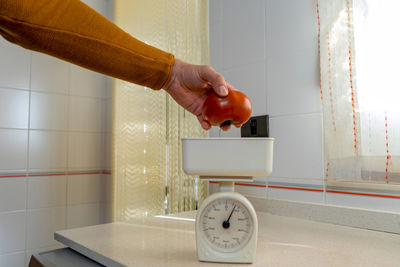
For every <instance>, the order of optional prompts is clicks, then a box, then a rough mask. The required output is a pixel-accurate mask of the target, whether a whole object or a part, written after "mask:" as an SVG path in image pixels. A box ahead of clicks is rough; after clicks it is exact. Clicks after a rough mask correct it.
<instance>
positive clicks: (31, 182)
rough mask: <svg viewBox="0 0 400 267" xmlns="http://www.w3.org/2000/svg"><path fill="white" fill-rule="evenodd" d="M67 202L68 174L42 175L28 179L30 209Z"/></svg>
mask: <svg viewBox="0 0 400 267" xmlns="http://www.w3.org/2000/svg"><path fill="white" fill-rule="evenodd" d="M66 202H67V177H66V176H42V177H30V178H29V179H28V208H29V209H37V208H47V207H54V206H63V205H66Z"/></svg>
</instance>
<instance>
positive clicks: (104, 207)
mask: <svg viewBox="0 0 400 267" xmlns="http://www.w3.org/2000/svg"><path fill="white" fill-rule="evenodd" d="M111 222H112V214H111V204H101V205H100V223H111Z"/></svg>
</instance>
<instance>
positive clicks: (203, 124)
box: [197, 115, 211, 131]
mask: <svg viewBox="0 0 400 267" xmlns="http://www.w3.org/2000/svg"><path fill="white" fill-rule="evenodd" d="M197 119H198V120H199V122H200V125H201V127H202V128H203V129H204V130H206V131H208V130H210V129H211V124H210V123H209V122H208V121H205V120H204V119H203V116H202V115H199V116H197Z"/></svg>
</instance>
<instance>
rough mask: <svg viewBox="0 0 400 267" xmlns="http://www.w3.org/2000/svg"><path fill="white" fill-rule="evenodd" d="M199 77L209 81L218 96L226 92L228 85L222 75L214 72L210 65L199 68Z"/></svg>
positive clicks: (224, 94)
mask: <svg viewBox="0 0 400 267" xmlns="http://www.w3.org/2000/svg"><path fill="white" fill-rule="evenodd" d="M200 77H201V78H202V79H203V80H204V81H206V82H208V83H210V84H211V86H212V87H213V89H214V91H215V92H216V93H217V94H218V95H219V96H226V95H227V94H228V87H227V85H226V82H225V79H224V77H223V76H222V75H221V74H219V73H218V72H216V71H215V70H214V69H213V68H212V67H211V66H202V67H201V68H200Z"/></svg>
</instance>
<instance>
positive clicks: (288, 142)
mask: <svg viewBox="0 0 400 267" xmlns="http://www.w3.org/2000/svg"><path fill="white" fill-rule="evenodd" d="M270 135H271V137H274V138H275V143H274V162H273V171H272V174H271V176H272V177H289V178H294V177H297V178H312V179H323V155H322V118H321V114H308V115H297V116H284V117H276V118H270Z"/></svg>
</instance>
